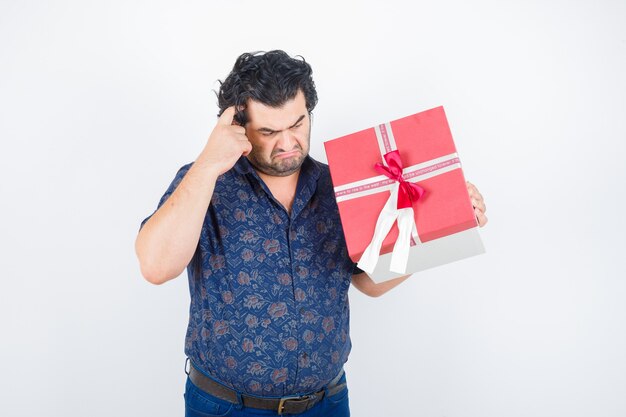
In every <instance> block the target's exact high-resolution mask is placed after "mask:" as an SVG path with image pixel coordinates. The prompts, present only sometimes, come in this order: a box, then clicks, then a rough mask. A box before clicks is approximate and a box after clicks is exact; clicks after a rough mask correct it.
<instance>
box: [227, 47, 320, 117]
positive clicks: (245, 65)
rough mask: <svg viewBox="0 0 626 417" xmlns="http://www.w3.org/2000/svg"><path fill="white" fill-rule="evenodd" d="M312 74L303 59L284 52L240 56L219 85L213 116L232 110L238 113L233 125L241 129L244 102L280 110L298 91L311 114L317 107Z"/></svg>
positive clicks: (244, 113)
mask: <svg viewBox="0 0 626 417" xmlns="http://www.w3.org/2000/svg"><path fill="white" fill-rule="evenodd" d="M297 58H300V59H297ZM312 74H313V70H312V69H311V66H310V65H309V64H308V63H307V62H306V61H305V60H304V58H303V57H301V56H296V57H295V58H292V57H290V56H289V55H287V54H286V53H285V52H284V51H280V50H275V51H269V52H252V53H244V54H241V55H240V56H239V58H237V62H235V66H234V67H233V69H232V71H231V72H230V74H228V77H226V79H225V80H224V81H223V82H222V81H220V89H219V92H218V93H217V99H218V105H219V108H220V110H219V113H218V114H217V115H218V116H220V115H221V114H222V113H223V112H224V110H226V109H227V108H228V107H230V106H236V107H237V108H238V109H240V111H237V112H236V114H235V121H236V122H237V123H239V124H240V125H242V126H243V125H245V124H246V123H247V122H248V118H247V115H246V112H245V108H246V102H247V101H248V99H252V100H255V101H258V102H260V103H262V104H265V105H266V106H271V107H280V106H282V105H283V104H285V103H286V102H287V101H288V100H291V99H292V98H294V97H295V96H296V94H297V93H298V90H302V92H303V93H304V99H305V101H306V108H307V110H308V112H309V113H311V112H312V111H313V109H314V108H315V105H316V104H317V92H316V91H315V83H313V78H312V77H311V75H312Z"/></svg>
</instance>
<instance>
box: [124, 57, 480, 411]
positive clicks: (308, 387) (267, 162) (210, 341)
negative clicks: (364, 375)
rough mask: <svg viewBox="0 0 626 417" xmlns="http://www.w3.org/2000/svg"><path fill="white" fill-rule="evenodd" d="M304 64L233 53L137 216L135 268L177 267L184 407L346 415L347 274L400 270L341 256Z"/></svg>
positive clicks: (362, 285) (154, 279)
mask: <svg viewBox="0 0 626 417" xmlns="http://www.w3.org/2000/svg"><path fill="white" fill-rule="evenodd" d="M311 74H312V70H311V67H310V66H309V64H308V63H306V62H305V61H304V60H303V59H295V58H291V57H289V56H288V55H287V54H286V53H284V52H282V51H271V52H267V53H256V54H243V55H241V56H240V57H239V58H238V59H237V62H236V63H235V66H234V67H233V70H232V72H231V73H230V74H229V75H228V77H227V78H226V79H225V80H224V82H223V83H222V84H221V87H220V90H219V93H218V100H219V107H220V112H219V119H218V122H217V125H216V126H215V128H214V129H213V131H212V133H211V135H210V136H209V139H208V141H207V144H206V146H205V147H204V149H203V150H202V152H201V153H200V155H199V156H198V158H197V159H196V160H195V162H194V163H192V164H188V165H185V166H183V167H182V168H181V169H180V171H179V172H178V174H177V175H176V177H175V179H174V181H173V182H172V184H171V185H170V187H169V189H168V190H167V191H166V193H165V195H164V196H163V198H161V201H160V203H159V208H158V209H157V210H156V211H155V212H154V213H153V215H152V216H150V217H148V218H147V219H145V220H144V221H143V223H142V228H141V230H140V232H139V235H138V237H137V242H136V251H137V256H138V258H139V261H140V265H141V271H142V274H143V275H144V277H145V278H146V279H147V280H148V281H149V282H151V283H154V284H161V283H164V282H166V281H168V280H170V279H172V278H174V277H177V276H178V275H180V274H181V272H182V271H183V270H184V269H185V268H187V271H188V276H189V287H190V293H191V306H190V315H189V325H188V329H187V335H186V343H185V353H186V355H187V356H188V358H189V360H190V365H189V374H188V375H189V377H188V379H187V384H186V390H185V404H186V415H187V416H200V415H202V416H206V415H232V416H248V415H258V414H259V413H263V414H264V415H280V414H284V415H287V414H289V415H300V416H303V417H305V416H306V417H308V416H322V415H324V416H348V415H349V407H348V389H347V387H346V382H345V381H346V377H345V374H344V373H343V364H344V363H345V362H346V360H347V358H348V354H349V352H350V347H351V343H350V337H349V309H348V289H349V286H350V283H352V284H353V285H354V286H355V287H356V288H357V289H359V290H361V291H362V292H364V293H365V294H368V295H370V296H379V295H381V294H383V293H385V292H387V291H389V290H390V289H391V288H393V287H395V286H396V285H398V284H399V283H401V282H402V281H404V280H405V279H406V278H407V277H402V278H397V279H395V280H391V281H387V282H384V283H381V284H375V283H374V282H373V281H372V280H371V279H370V278H369V276H368V275H367V274H365V273H363V272H361V271H359V270H358V269H355V265H354V263H353V262H352V261H351V260H350V258H349V257H348V254H347V250H346V247H345V241H344V237H343V233H342V230H341V223H340V219H339V213H338V209H337V205H336V202H335V199H334V196H333V187H332V183H331V180H330V175H329V171H328V167H327V166H326V165H324V164H321V163H319V162H317V161H315V160H313V159H312V158H311V157H310V156H308V153H309V146H310V132H311V112H312V111H313V109H314V107H315V105H316V103H317V93H316V90H315V85H314V83H313V79H312V77H311ZM468 190H469V191H470V195H471V197H472V201H473V204H474V206H475V207H476V215H477V218H478V221H479V224H480V225H481V226H482V225H484V224H485V223H486V221H487V219H486V217H485V216H484V211H485V207H484V203H483V201H482V197H481V196H480V194H479V193H478V190H476V189H475V187H474V186H472V185H471V184H469V183H468ZM260 410H266V411H260Z"/></svg>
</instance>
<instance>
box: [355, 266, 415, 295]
mask: <svg viewBox="0 0 626 417" xmlns="http://www.w3.org/2000/svg"><path fill="white" fill-rule="evenodd" d="M410 276H411V275H404V276H402V277H398V278H394V279H390V280H388V281H384V282H379V283H376V282H374V281H373V280H372V278H370V276H369V275H367V274H366V273H365V272H363V273H361V274H357V275H353V276H352V284H353V285H354V286H355V287H356V288H357V289H358V290H359V291H361V292H362V293H364V294H366V295H369V296H370V297H380V296H381V295H383V294H385V293H386V292H388V291H390V290H391V289H393V288H395V287H397V286H398V285H400V284H401V283H403V282H404V281H406V279H407V278H409V277H410Z"/></svg>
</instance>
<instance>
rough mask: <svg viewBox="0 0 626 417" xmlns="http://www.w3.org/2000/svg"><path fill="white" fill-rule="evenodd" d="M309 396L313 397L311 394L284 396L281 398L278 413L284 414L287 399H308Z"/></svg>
mask: <svg viewBox="0 0 626 417" xmlns="http://www.w3.org/2000/svg"><path fill="white" fill-rule="evenodd" d="M309 398H311V396H310V395H303V396H297V395H294V396H292V397H283V398H281V399H280V401H279V402H278V415H279V416H280V415H282V414H283V411H284V410H285V401H289V400H308V399H309Z"/></svg>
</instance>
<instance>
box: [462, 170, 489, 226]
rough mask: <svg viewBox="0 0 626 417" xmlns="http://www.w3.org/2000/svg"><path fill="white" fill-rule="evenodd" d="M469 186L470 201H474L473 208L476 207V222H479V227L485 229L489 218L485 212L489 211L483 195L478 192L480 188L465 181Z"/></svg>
mask: <svg viewBox="0 0 626 417" xmlns="http://www.w3.org/2000/svg"><path fill="white" fill-rule="evenodd" d="M465 183H466V185H467V191H468V192H469V196H470V199H471V200H472V207H474V213H475V214H476V220H478V225H479V226H480V227H483V226H484V225H486V224H487V221H488V220H487V216H485V212H486V211H487V206H485V201H484V200H483V196H482V194H480V192H478V188H476V186H475V185H474V184H472V183H471V182H469V181H465Z"/></svg>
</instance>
